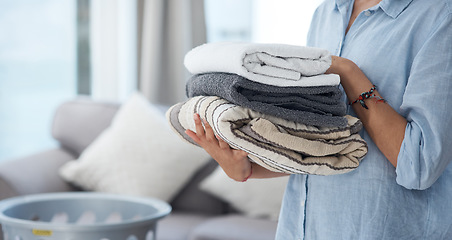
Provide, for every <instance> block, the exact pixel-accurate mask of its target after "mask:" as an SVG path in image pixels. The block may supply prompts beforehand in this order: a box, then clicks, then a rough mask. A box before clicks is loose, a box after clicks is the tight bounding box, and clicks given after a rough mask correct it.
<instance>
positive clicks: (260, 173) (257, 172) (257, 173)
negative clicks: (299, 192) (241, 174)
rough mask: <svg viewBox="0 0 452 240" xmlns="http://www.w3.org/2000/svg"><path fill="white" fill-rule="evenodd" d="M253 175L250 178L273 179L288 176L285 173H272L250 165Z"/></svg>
mask: <svg viewBox="0 0 452 240" xmlns="http://www.w3.org/2000/svg"><path fill="white" fill-rule="evenodd" d="M251 165H252V168H253V173H252V174H251V176H250V178H274V177H283V176H288V175H289V174H287V173H280V172H273V171H270V170H268V169H266V168H264V167H262V166H260V165H258V164H256V163H252V164H251Z"/></svg>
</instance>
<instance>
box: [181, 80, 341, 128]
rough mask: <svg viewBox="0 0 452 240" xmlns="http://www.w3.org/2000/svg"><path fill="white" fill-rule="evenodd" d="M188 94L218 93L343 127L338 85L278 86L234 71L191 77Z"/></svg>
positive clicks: (264, 110)
mask: <svg viewBox="0 0 452 240" xmlns="http://www.w3.org/2000/svg"><path fill="white" fill-rule="evenodd" d="M186 91H187V96H188V97H195V96H219V97H221V98H224V99H226V100H228V101H229V102H231V103H234V104H236V105H238V106H242V107H247V108H250V109H252V110H255V111H258V112H261V113H265V114H269V115H273V116H276V117H280V118H283V119H287V120H290V121H294V122H298V123H302V124H306V125H313V126H321V127H343V126H346V125H347V120H346V119H345V118H344V117H343V116H345V113H346V106H345V103H344V102H343V101H341V97H342V92H341V91H340V90H339V89H338V87H337V86H317V87H278V86H272V85H267V84H262V83H257V82H254V81H250V80H248V79H246V78H244V77H242V76H239V75H236V74H231V73H205V74H198V75H194V76H192V77H191V78H190V79H189V80H188V81H187V85H186Z"/></svg>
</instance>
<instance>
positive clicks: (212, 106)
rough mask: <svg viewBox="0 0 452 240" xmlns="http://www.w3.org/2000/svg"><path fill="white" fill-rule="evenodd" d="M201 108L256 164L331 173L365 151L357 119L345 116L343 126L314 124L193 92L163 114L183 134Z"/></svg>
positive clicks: (192, 126) (343, 168) (350, 167)
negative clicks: (309, 124) (297, 121)
mask: <svg viewBox="0 0 452 240" xmlns="http://www.w3.org/2000/svg"><path fill="white" fill-rule="evenodd" d="M194 113H198V114H200V116H201V118H203V119H205V120H206V121H207V122H208V123H209V124H210V125H211V126H212V129H213V130H214V132H215V134H216V135H218V136H219V137H221V138H222V139H223V140H225V141H226V142H227V143H228V144H229V145H230V146H231V147H233V148H236V149H242V150H244V151H246V152H247V153H249V158H250V159H251V160H252V161H254V162H256V163H257V164H259V165H261V166H263V167H265V168H267V169H269V170H271V171H275V172H285V173H304V174H316V175H333V174H340V173H346V172H349V171H352V170H353V169H355V168H357V167H358V166H359V163H360V161H361V159H362V158H363V157H364V156H365V155H366V153H367V144H366V142H365V141H364V140H363V139H362V138H361V137H360V135H359V134H358V131H359V130H360V129H361V128H362V124H361V121H360V120H359V119H358V118H355V117H352V116H348V115H347V116H345V118H346V119H347V121H348V124H347V126H346V127H328V128H327V127H314V126H308V125H304V124H300V123H296V122H293V121H287V120H285V119H282V118H278V117H274V116H271V115H266V114H262V113H259V112H256V111H253V110H251V109H248V108H244V107H240V106H237V105H234V104H231V103H230V102H228V101H226V100H224V99H222V98H220V97H217V96H210V97H206V96H198V97H193V98H190V99H188V100H187V101H186V102H183V103H178V104H175V105H173V106H172V107H171V108H170V109H169V110H168V111H167V114H166V116H167V119H168V121H169V123H170V125H171V127H172V128H173V130H174V131H175V132H176V133H178V134H179V135H180V136H181V137H182V138H183V139H185V140H186V141H188V142H191V143H193V144H195V145H196V143H195V142H193V141H192V140H191V138H190V137H188V136H187V135H186V134H185V130H186V129H190V130H192V131H196V128H195V123H194V120H193V114H194Z"/></svg>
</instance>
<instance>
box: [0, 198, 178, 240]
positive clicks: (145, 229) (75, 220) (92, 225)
mask: <svg viewBox="0 0 452 240" xmlns="http://www.w3.org/2000/svg"><path fill="white" fill-rule="evenodd" d="M170 212H171V207H170V205H169V204H167V203H165V202H163V201H161V200H158V199H153V198H142V197H131V196H122V195H115V194H103V193H90V192H80V193H48V194H37V195H28V196H22V197H15V198H9V199H5V200H2V201H0V223H1V224H2V228H3V233H4V238H5V240H101V239H102V240H106V239H108V240H145V239H155V229H156V225H157V221H158V220H159V219H161V218H163V217H165V216H166V215H168V214H169V213H170Z"/></svg>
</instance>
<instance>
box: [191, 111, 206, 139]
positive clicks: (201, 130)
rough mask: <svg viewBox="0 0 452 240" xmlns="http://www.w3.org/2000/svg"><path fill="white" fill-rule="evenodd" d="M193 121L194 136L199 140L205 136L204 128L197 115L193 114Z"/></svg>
mask: <svg viewBox="0 0 452 240" xmlns="http://www.w3.org/2000/svg"><path fill="white" fill-rule="evenodd" d="M193 119H194V120H195V126H196V135H198V137H199V138H202V137H203V136H204V134H205V132H204V127H203V126H202V123H201V117H200V116H199V114H197V113H195V114H194V116H193Z"/></svg>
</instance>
